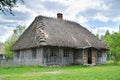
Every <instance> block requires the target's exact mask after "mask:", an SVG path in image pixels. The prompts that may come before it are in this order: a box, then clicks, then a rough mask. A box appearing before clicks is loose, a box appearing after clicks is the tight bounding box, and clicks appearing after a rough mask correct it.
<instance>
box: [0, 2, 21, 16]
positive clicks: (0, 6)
mask: <svg viewBox="0 0 120 80" xmlns="http://www.w3.org/2000/svg"><path fill="white" fill-rule="evenodd" d="M17 1H18V0H0V13H4V14H6V12H9V13H10V14H12V15H14V14H13V13H12V8H13V7H15V6H16V3H17ZM21 1H22V2H23V0H21Z"/></svg>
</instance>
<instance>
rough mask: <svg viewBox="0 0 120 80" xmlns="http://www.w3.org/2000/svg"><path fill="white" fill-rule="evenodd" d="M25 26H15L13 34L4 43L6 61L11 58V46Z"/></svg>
mask: <svg viewBox="0 0 120 80" xmlns="http://www.w3.org/2000/svg"><path fill="white" fill-rule="evenodd" d="M24 30H25V26H21V25H19V26H17V27H16V29H14V31H13V34H12V35H11V36H10V37H9V38H8V39H7V41H5V43H4V45H5V56H6V59H11V58H13V52H12V51H11V50H10V48H11V46H12V45H13V44H14V43H15V42H16V40H17V39H18V38H19V37H20V35H21V34H22V33H23V32H24Z"/></svg>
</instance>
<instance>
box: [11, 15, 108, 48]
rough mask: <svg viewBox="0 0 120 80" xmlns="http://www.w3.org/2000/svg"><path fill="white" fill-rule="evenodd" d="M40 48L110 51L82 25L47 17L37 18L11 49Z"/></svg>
mask: <svg viewBox="0 0 120 80" xmlns="http://www.w3.org/2000/svg"><path fill="white" fill-rule="evenodd" d="M40 46H58V47H71V48H89V47H93V48H96V49H109V48H108V46H107V45H106V44H105V43H103V42H102V41H100V40H99V39H97V38H96V37H95V36H94V35H93V34H92V33H91V32H90V31H89V30H87V29H86V28H84V27H82V26H81V25H80V24H78V23H76V22H71V21H67V20H62V19H56V18H50V17H45V16H37V17H36V18H35V20H34V21H33V22H32V24H31V25H30V26H29V27H28V29H26V31H25V32H24V33H23V34H22V35H21V37H20V38H19V39H18V40H17V42H16V43H15V44H14V45H13V46H12V48H11V49H12V50H19V49H27V48H34V47H40Z"/></svg>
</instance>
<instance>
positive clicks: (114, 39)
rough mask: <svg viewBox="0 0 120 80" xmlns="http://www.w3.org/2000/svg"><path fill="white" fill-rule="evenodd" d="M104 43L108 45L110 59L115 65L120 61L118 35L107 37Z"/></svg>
mask: <svg viewBox="0 0 120 80" xmlns="http://www.w3.org/2000/svg"><path fill="white" fill-rule="evenodd" d="M104 41H105V42H106V43H107V44H108V45H109V47H110V52H111V54H112V59H113V60H114V62H115V63H117V62H119V61H120V33H113V34H110V35H107V36H106V37H105V39H104Z"/></svg>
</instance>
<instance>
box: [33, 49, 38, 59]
mask: <svg viewBox="0 0 120 80" xmlns="http://www.w3.org/2000/svg"><path fill="white" fill-rule="evenodd" d="M36 57H37V55H36V49H32V58H34V59H35V58H36Z"/></svg>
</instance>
